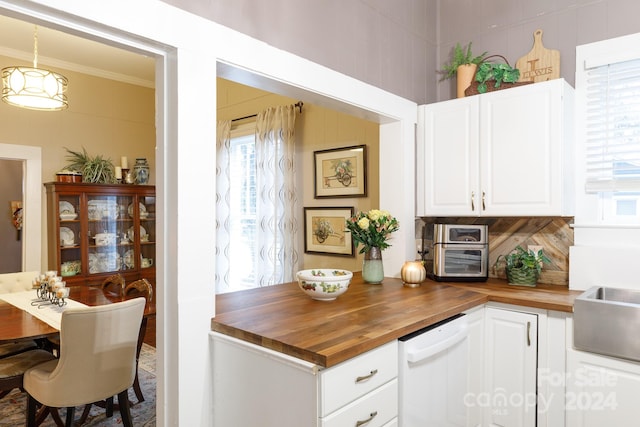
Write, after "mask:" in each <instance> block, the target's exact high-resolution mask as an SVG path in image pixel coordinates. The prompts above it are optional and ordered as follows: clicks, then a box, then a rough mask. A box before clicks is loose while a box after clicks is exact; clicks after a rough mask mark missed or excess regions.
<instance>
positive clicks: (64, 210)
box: [58, 200, 76, 215]
mask: <svg viewBox="0 0 640 427" xmlns="http://www.w3.org/2000/svg"><path fill="white" fill-rule="evenodd" d="M58 210H59V211H60V214H61V215H62V214H75V213H76V209H75V208H74V207H73V205H72V204H71V203H69V202H67V201H66V200H60V202H58Z"/></svg>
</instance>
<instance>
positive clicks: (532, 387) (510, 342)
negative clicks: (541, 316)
mask: <svg viewBox="0 0 640 427" xmlns="http://www.w3.org/2000/svg"><path fill="white" fill-rule="evenodd" d="M485 336H486V341H485V393H484V394H483V395H482V396H479V397H478V398H477V399H476V400H477V402H476V403H477V404H479V405H483V406H484V407H485V411H484V415H485V416H484V422H483V425H485V426H503V427H526V426H531V427H533V426H535V425H536V410H537V405H536V404H537V392H536V378H537V377H536V371H537V356H538V315H537V314H533V313H523V312H519V311H512V310H505V309H501V308H494V307H487V308H486V309H485Z"/></svg>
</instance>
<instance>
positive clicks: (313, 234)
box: [304, 207, 355, 256]
mask: <svg viewBox="0 0 640 427" xmlns="http://www.w3.org/2000/svg"><path fill="white" fill-rule="evenodd" d="M352 216H353V208H338V207H331V208H325V207H321V208H304V251H305V252H306V253H311V254H323V255H338V256H354V255H355V254H354V247H353V241H352V240H351V233H347V232H346V231H345V230H346V228H347V227H346V226H345V222H346V220H347V219H348V218H350V217H352Z"/></svg>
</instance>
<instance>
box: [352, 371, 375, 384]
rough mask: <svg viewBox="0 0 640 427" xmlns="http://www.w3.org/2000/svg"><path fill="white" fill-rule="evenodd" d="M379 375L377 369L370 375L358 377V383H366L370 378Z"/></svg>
mask: <svg viewBox="0 0 640 427" xmlns="http://www.w3.org/2000/svg"><path fill="white" fill-rule="evenodd" d="M377 373H378V370H377V369H374V370H373V371H371V372H369V375H363V376H361V377H357V378H356V383H359V382H362V381H366V380H368V379H369V378H371V377H372V376H374V375H375V374H377Z"/></svg>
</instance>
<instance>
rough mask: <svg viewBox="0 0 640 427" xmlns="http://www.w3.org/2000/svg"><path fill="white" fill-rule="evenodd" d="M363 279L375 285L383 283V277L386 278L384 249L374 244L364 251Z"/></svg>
mask: <svg viewBox="0 0 640 427" xmlns="http://www.w3.org/2000/svg"><path fill="white" fill-rule="evenodd" d="M362 279H363V280H364V281H365V282H366V283H371V284H374V285H377V284H380V283H382V279H384V268H383V266H382V250H381V249H380V248H379V247H377V246H373V247H372V248H371V249H369V250H368V251H367V252H365V253H364V260H363V261H362Z"/></svg>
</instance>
